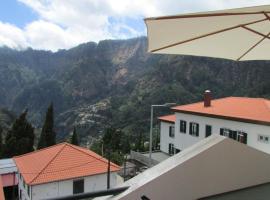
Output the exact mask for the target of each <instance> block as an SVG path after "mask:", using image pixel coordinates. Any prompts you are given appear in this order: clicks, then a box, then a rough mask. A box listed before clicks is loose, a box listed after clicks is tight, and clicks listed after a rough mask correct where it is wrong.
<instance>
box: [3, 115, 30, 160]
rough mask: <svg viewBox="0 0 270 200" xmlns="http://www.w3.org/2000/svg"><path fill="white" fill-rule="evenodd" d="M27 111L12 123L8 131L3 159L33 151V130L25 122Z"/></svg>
mask: <svg viewBox="0 0 270 200" xmlns="http://www.w3.org/2000/svg"><path fill="white" fill-rule="evenodd" d="M26 116H27V110H26V111H25V112H23V113H22V114H21V115H20V116H19V117H18V118H17V119H16V120H15V122H14V123H13V125H12V127H11V129H10V130H9V131H8V133H7V136H6V139H5V146H4V155H3V157H13V156H17V155H21V154H25V153H28V152H31V151H33V150H34V148H33V145H34V139H35V135H34V128H33V127H32V125H31V124H30V123H29V122H28V121H27V119H26Z"/></svg>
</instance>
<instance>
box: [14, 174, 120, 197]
mask: <svg viewBox="0 0 270 200" xmlns="http://www.w3.org/2000/svg"><path fill="white" fill-rule="evenodd" d="M80 179H84V192H93V191H98V190H105V189H107V174H100V175H94V176H88V177H82V178H77V179H70V180H64V181H58V182H51V183H45V184H40V185H34V186H32V188H31V189H32V191H31V190H30V196H31V192H32V200H38V199H47V198H54V197H60V196H66V195H72V194H73V180H80ZM117 184H119V178H118V175H117V173H116V172H114V173H111V187H114V186H115V185H117ZM20 186H21V187H20ZM20 188H22V189H23V195H22V198H21V199H22V200H25V199H26V200H30V198H29V197H28V195H27V189H26V188H23V187H22V181H21V180H20V182H19V189H20Z"/></svg>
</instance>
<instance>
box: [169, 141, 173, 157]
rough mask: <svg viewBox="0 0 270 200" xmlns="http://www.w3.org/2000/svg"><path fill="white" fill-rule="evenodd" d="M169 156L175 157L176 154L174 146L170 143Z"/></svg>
mask: <svg viewBox="0 0 270 200" xmlns="http://www.w3.org/2000/svg"><path fill="white" fill-rule="evenodd" d="M169 154H170V155H173V154H174V144H172V143H169Z"/></svg>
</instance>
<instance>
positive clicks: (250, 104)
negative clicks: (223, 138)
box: [172, 97, 270, 125]
mask: <svg viewBox="0 0 270 200" xmlns="http://www.w3.org/2000/svg"><path fill="white" fill-rule="evenodd" d="M172 109H173V110H174V111H176V112H184V113H191V114H198V115H200V114H202V115H207V116H209V117H211V116H212V117H221V118H230V119H232V120H234V119H235V120H240V121H246V122H254V123H260V122H262V123H263V124H266V125H270V100H268V99H263V98H247V97H227V98H221V99H216V100H212V101H211V106H210V107H204V103H203V102H198V103H193V104H188V105H182V106H176V107H173V108H172Z"/></svg>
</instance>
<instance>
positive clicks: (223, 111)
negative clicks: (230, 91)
mask: <svg viewBox="0 0 270 200" xmlns="http://www.w3.org/2000/svg"><path fill="white" fill-rule="evenodd" d="M172 110H173V111H174V112H175V114H174V115H168V116H162V117H159V120H160V121H161V123H160V124H161V125H160V149H161V151H162V152H165V153H168V154H175V153H178V152H180V151H182V150H184V149H186V148H188V147H190V146H191V145H193V144H195V143H196V142H198V141H200V140H202V139H204V138H206V137H208V136H210V135H223V136H226V137H229V138H231V139H233V140H236V141H238V142H241V143H244V144H247V145H249V146H251V147H253V148H256V149H258V150H261V151H264V152H266V153H270V100H268V99H264V98H246V97H227V98H221V99H215V100H212V99H211V92H210V91H206V92H205V94H204V101H202V102H198V103H193V104H188V105H182V106H176V107H173V108H172Z"/></svg>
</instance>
